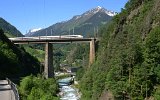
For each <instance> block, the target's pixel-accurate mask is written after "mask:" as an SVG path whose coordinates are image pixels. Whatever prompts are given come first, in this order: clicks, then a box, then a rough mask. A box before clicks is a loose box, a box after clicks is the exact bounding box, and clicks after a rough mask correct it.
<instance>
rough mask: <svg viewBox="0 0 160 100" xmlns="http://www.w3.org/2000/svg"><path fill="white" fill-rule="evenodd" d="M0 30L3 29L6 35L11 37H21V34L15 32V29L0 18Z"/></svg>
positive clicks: (17, 31)
mask: <svg viewBox="0 0 160 100" xmlns="http://www.w3.org/2000/svg"><path fill="white" fill-rule="evenodd" d="M0 29H3V31H4V32H5V33H6V34H7V35H12V36H23V35H22V33H21V32H20V31H19V30H17V28H16V27H14V26H13V25H11V24H10V23H8V22H7V21H5V20H4V19H3V18H1V17H0Z"/></svg>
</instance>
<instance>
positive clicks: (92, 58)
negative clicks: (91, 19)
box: [89, 38, 95, 66]
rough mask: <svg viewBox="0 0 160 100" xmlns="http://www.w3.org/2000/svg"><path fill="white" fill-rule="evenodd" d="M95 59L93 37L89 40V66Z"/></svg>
mask: <svg viewBox="0 0 160 100" xmlns="http://www.w3.org/2000/svg"><path fill="white" fill-rule="evenodd" d="M94 60H95V38H92V39H91V41H90V52H89V66H91V65H92V64H93V62H94Z"/></svg>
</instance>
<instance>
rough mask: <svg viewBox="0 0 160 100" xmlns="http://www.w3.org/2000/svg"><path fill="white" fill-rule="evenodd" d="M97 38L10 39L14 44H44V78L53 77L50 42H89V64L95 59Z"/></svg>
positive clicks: (51, 46)
mask: <svg viewBox="0 0 160 100" xmlns="http://www.w3.org/2000/svg"><path fill="white" fill-rule="evenodd" d="M96 40H97V39H95V38H80V39H77V38H75V39H74V38H69V39H51V40H49V39H46V40H34V39H31V40H23V39H21V40H12V42H13V43H14V44H34V43H35V44H45V68H44V76H45V77H46V78H52V77H54V68H53V45H52V43H54V44H55V43H72V42H73V43H74V42H78V43H83V42H88V43H90V53H89V66H91V64H92V63H93V62H94V60H95V42H96Z"/></svg>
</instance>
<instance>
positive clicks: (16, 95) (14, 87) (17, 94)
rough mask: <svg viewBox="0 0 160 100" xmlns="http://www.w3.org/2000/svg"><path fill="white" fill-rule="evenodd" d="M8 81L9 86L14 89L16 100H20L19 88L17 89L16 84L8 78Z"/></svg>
mask: <svg viewBox="0 0 160 100" xmlns="http://www.w3.org/2000/svg"><path fill="white" fill-rule="evenodd" d="M6 80H7V81H8V84H10V85H11V89H13V92H14V94H15V99H16V100H20V98H19V93H18V90H17V87H16V84H14V83H13V82H12V81H11V80H10V79H8V78H6Z"/></svg>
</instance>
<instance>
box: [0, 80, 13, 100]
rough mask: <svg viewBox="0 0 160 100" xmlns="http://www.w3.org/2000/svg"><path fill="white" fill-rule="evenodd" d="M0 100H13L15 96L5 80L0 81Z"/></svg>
mask: <svg viewBox="0 0 160 100" xmlns="http://www.w3.org/2000/svg"><path fill="white" fill-rule="evenodd" d="M0 100H15V95H14V92H13V90H12V89H11V86H10V85H9V84H8V81H7V80H0Z"/></svg>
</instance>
